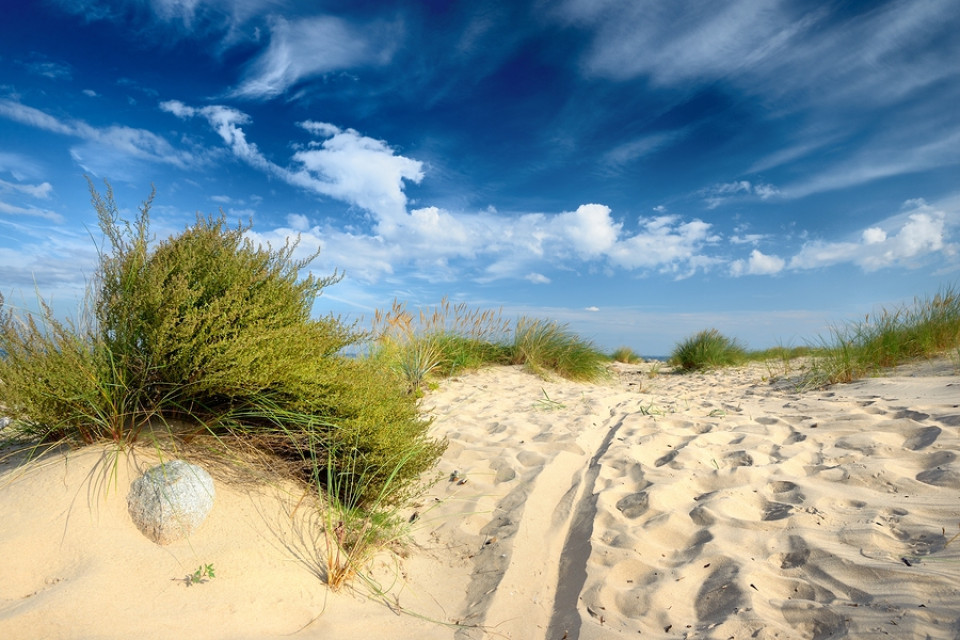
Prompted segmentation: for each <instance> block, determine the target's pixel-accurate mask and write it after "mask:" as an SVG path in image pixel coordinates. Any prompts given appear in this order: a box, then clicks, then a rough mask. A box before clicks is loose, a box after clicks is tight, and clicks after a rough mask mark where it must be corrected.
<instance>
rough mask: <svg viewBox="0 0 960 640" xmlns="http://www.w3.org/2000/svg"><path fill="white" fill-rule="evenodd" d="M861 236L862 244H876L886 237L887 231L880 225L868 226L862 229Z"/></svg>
mask: <svg viewBox="0 0 960 640" xmlns="http://www.w3.org/2000/svg"><path fill="white" fill-rule="evenodd" d="M862 237H863V243H864V244H877V243H879V242H883V241H884V240H886V239H887V232H886V231H884V230H883V229H881V228H880V227H870V228H869V229H864V230H863V234H862Z"/></svg>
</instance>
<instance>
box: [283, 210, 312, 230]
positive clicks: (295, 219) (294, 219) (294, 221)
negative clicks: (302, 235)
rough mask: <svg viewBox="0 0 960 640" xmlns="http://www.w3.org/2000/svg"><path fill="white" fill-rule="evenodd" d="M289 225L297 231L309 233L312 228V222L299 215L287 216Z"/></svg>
mask: <svg viewBox="0 0 960 640" xmlns="http://www.w3.org/2000/svg"><path fill="white" fill-rule="evenodd" d="M287 224H288V225H289V226H290V228H291V229H293V230H295V231H307V230H308V229H309V228H310V220H309V219H308V218H307V216H305V215H302V214H299V213H291V214H289V215H287Z"/></svg>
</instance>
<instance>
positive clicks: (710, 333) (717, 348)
mask: <svg viewBox="0 0 960 640" xmlns="http://www.w3.org/2000/svg"><path fill="white" fill-rule="evenodd" d="M745 359H746V351H745V349H744V348H743V346H741V345H740V343H739V342H737V341H736V340H733V339H731V338H728V337H726V336H724V335H723V334H721V333H720V332H719V331H717V330H716V329H707V330H704V331H701V332H699V333H697V334H696V335H694V336H692V337H690V338H687V339H686V340H683V341H682V342H680V343H678V344H677V346H676V347H674V350H673V353H672V354H671V355H670V360H669V362H670V364H672V365H674V366H676V367H679V368H681V369H683V370H685V371H700V370H703V369H712V368H716V367H725V366H731V365H737V364H740V363H742V362H743V361H744V360H745Z"/></svg>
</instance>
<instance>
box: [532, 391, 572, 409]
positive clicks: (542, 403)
mask: <svg viewBox="0 0 960 640" xmlns="http://www.w3.org/2000/svg"><path fill="white" fill-rule="evenodd" d="M540 391H542V392H543V397H542V398H538V399H537V408H539V409H543V410H544V411H559V410H560V409H565V408H566V406H567V405H565V404H563V403H562V402H560V401H558V400H554V399H552V398H551V397H550V396H548V395H547V390H546V389H544V388H543V387H540Z"/></svg>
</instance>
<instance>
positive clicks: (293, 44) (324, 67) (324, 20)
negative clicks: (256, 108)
mask: <svg viewBox="0 0 960 640" xmlns="http://www.w3.org/2000/svg"><path fill="white" fill-rule="evenodd" d="M399 38H400V30H399V29H398V27H397V26H396V25H389V24H384V23H373V24H368V25H364V26H362V27H355V26H353V25H351V24H349V23H347V22H345V21H344V20H340V19H339V18H334V17H330V16H320V17H311V18H301V19H298V20H293V21H289V20H286V19H284V18H282V17H275V18H273V21H272V24H271V25H270V45H269V46H268V47H267V49H266V50H265V51H263V52H262V53H261V54H260V55H259V56H258V57H257V58H256V59H255V60H254V61H253V62H252V63H251V64H250V66H249V67H248V69H247V72H246V75H245V78H244V80H243V82H242V83H241V84H240V86H239V87H237V88H236V89H235V90H234V92H233V95H234V96H238V97H244V98H255V99H265V98H272V97H275V96H278V95H280V94H282V93H283V92H285V91H286V90H287V89H289V88H290V87H292V86H293V85H295V84H296V83H297V82H299V81H300V80H303V79H305V78H310V77H314V76H318V75H322V74H325V73H329V72H331V71H336V70H340V69H351V68H354V67H358V66H365V65H371V64H385V63H386V62H389V60H390V58H391V57H392V55H393V50H394V49H395V48H396V45H397V42H398V41H399Z"/></svg>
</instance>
